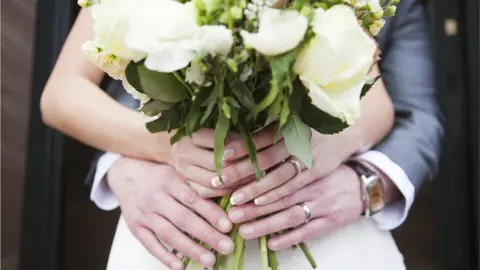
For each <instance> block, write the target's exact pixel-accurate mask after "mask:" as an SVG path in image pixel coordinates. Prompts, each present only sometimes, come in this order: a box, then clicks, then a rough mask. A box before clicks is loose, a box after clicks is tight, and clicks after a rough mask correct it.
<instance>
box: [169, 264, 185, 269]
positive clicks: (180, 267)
mask: <svg viewBox="0 0 480 270" xmlns="http://www.w3.org/2000/svg"><path fill="white" fill-rule="evenodd" d="M171 267H172V269H178V270H181V269H182V268H183V263H180V262H173V263H172V265H171Z"/></svg>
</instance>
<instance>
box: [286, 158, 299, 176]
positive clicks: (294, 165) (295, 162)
mask: <svg viewBox="0 0 480 270" xmlns="http://www.w3.org/2000/svg"><path fill="white" fill-rule="evenodd" d="M287 162H289V163H291V164H292V165H293V167H295V171H296V173H295V175H294V176H293V177H295V176H297V175H299V174H300V173H301V172H302V166H301V165H300V162H298V160H296V159H295V158H293V157H292V158H290V159H288V160H287Z"/></svg>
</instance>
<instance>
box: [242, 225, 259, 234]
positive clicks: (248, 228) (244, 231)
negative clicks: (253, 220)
mask: <svg viewBox="0 0 480 270" xmlns="http://www.w3.org/2000/svg"><path fill="white" fill-rule="evenodd" d="M254 230H255V229H254V228H253V226H252V225H244V226H242V227H240V233H241V234H242V235H246V236H249V235H252V234H253V231H254Z"/></svg>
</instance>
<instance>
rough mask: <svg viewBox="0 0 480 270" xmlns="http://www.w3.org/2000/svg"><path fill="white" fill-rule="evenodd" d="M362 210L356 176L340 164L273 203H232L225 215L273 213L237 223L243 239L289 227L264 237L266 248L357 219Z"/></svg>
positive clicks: (235, 219)
mask: <svg viewBox="0 0 480 270" xmlns="http://www.w3.org/2000/svg"><path fill="white" fill-rule="evenodd" d="M301 203H305V204H306V205H307V207H308V208H309V209H310V211H311V216H310V221H308V222H307V223H305V221H306V212H305V210H304V209H303V207H302V206H301V205H299V204H301ZM363 210H364V204H363V202H362V200H361V189H360V180H359V179H358V176H357V174H356V173H355V172H354V171H353V170H352V169H350V168H349V167H346V166H343V165H342V166H340V167H339V168H338V169H336V170H335V171H334V172H333V173H331V174H330V175H329V176H327V177H325V178H323V179H320V180H316V181H314V182H312V183H310V184H308V185H307V186H305V187H303V188H301V189H300V190H298V191H296V192H294V193H293V194H290V195H289V196H287V197H283V198H282V199H281V200H279V201H276V202H274V203H271V204H267V205H262V206H258V205H255V204H253V203H250V204H246V205H241V206H236V207H233V208H232V209H231V210H230V212H229V217H230V219H231V220H232V221H233V222H235V223H243V222H246V221H249V220H254V219H255V218H257V217H261V216H265V215H269V214H272V213H274V214H272V215H271V216H269V217H266V218H263V219H260V220H258V221H253V222H250V223H246V224H244V225H242V226H240V235H241V236H242V238H244V239H254V238H258V237H261V236H264V235H267V234H272V233H276V232H281V231H283V230H287V229H293V230H291V231H289V232H287V233H285V234H281V235H277V236H274V237H272V238H271V239H270V240H269V241H268V247H269V248H270V249H272V250H280V249H283V248H287V247H291V246H293V245H296V244H298V243H301V242H303V241H306V240H309V239H312V238H314V237H316V236H318V235H320V234H327V233H329V232H330V231H333V230H334V229H337V228H341V227H343V226H345V225H347V224H349V223H351V222H353V221H355V220H357V219H358V218H359V217H360V215H361V214H362V212H363ZM304 223H305V224H304ZM302 224H304V225H302Z"/></svg>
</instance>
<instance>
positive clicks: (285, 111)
mask: <svg viewBox="0 0 480 270" xmlns="http://www.w3.org/2000/svg"><path fill="white" fill-rule="evenodd" d="M289 116H290V105H289V102H288V99H284V100H283V102H282V110H281V111H280V125H279V128H280V129H282V128H283V126H284V125H285V124H286V123H287V121H288V120H289Z"/></svg>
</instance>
